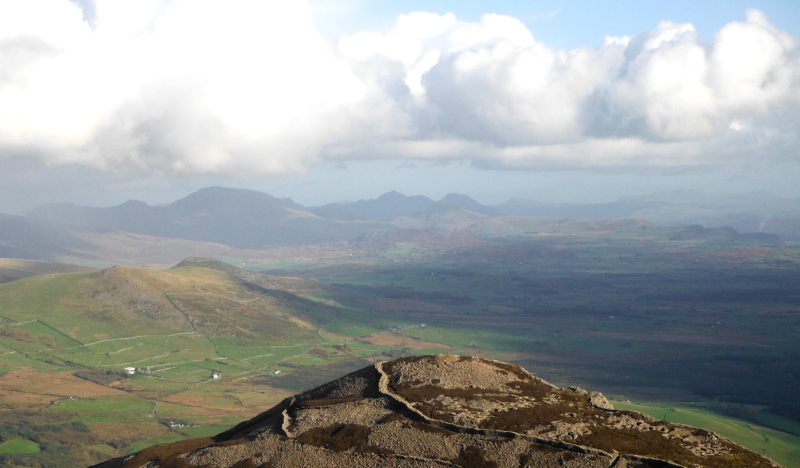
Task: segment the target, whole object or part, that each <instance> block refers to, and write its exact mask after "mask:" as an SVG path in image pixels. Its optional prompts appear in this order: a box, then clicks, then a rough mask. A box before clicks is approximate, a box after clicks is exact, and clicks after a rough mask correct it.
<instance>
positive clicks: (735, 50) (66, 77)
mask: <svg viewBox="0 0 800 468" xmlns="http://www.w3.org/2000/svg"><path fill="white" fill-rule="evenodd" d="M79 4H81V5H84V10H82V9H81V7H80V6H79ZM87 5H88V6H91V7H92V8H91V12H90V13H91V15H90V16H91V18H90V22H91V25H90V24H88V23H87V21H89V20H88V19H86V17H87V10H86V8H88V7H87ZM798 134H800V49H798V46H797V40H796V38H794V37H792V36H791V35H789V34H787V33H785V32H784V31H781V30H780V29H778V28H777V27H775V26H774V25H773V24H771V23H770V22H769V20H768V19H767V18H766V17H765V15H764V14H763V13H761V12H759V11H756V10H750V11H748V12H747V19H746V21H743V22H732V23H730V24H728V25H726V26H725V27H723V28H722V29H720V30H719V31H718V32H717V34H716V35H715V37H714V40H713V42H711V43H704V42H703V41H702V40H701V39H700V37H699V36H698V34H697V33H696V31H695V28H694V27H693V26H692V25H691V24H677V23H672V22H668V21H665V22H662V23H660V24H659V25H658V26H657V27H656V28H655V29H654V30H653V31H650V32H647V33H644V34H641V35H639V36H636V37H607V38H606V39H605V41H604V43H603V45H602V46H600V47H599V48H588V47H586V48H580V49H577V50H573V51H564V50H556V49H553V48H552V47H549V46H548V45H546V44H544V43H541V42H538V41H536V40H535V38H534V37H533V35H532V34H531V32H530V31H528V30H527V28H526V27H525V26H524V25H523V24H522V23H521V22H519V21H518V20H516V19H514V18H510V17H506V16H501V15H494V14H487V15H485V16H484V17H483V18H481V20H480V21H479V22H464V21H460V20H458V19H457V18H456V17H455V16H454V15H452V14H447V15H437V14H432V13H422V12H413V13H409V14H406V15H401V16H400V17H398V19H397V21H396V23H395V25H394V27H393V28H391V29H390V30H388V31H384V32H375V31H365V32H361V33H358V34H354V35H351V36H346V37H342V38H340V40H339V41H338V44H331V43H328V42H326V41H325V40H324V39H323V38H322V37H321V36H320V35H319V34H318V33H317V31H316V30H315V28H314V26H313V24H312V22H311V19H310V13H309V11H308V8H307V5H306V4H305V2H303V1H299V0H296V1H286V2H257V1H251V0H231V1H229V2H225V3H224V4H223V3H220V2H218V1H214V0H95V1H94V2H91V1H88V2H87V1H83V2H76V1H69V0H6V1H4V2H0V157H3V156H9V155H15V154H16V155H19V154H34V155H36V156H38V157H39V158H42V159H43V160H45V161H47V162H50V163H65V162H73V163H81V164H86V165H91V166H94V167H100V168H107V169H122V170H125V169H135V170H144V171H152V172H157V173H192V172H199V173H203V172H208V173H215V172H223V173H232V174H245V175H247V174H256V173H268V172H284V171H296V170H302V169H303V168H304V167H307V166H308V165H309V164H313V163H314V161H317V160H320V159H331V160H347V159H365V158H381V157H404V158H422V159H437V158H441V159H470V160H473V161H476V163H478V164H480V165H484V166H493V167H494V166H510V167H527V168H536V167H547V168H552V167H629V166H635V167H641V166H667V167H673V166H692V165H706V164H719V163H721V162H723V161H729V160H731V159H740V160H747V159H748V158H751V157H755V156H754V154H753V153H758V154H759V155H760V156H759V157H762V158H763V154H772V153H774V157H781V156H784V157H785V156H788V157H793V158H797V153H796V152H793V151H792V150H791V148H792V147H793V146H792V145H793V144H794V143H796V142H797V141H798Z"/></svg>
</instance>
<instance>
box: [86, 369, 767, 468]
mask: <svg viewBox="0 0 800 468" xmlns="http://www.w3.org/2000/svg"><path fill="white" fill-rule="evenodd" d="M295 466H315V467H316V466H319V467H332V468H335V467H347V468H355V467H373V466H386V467H423V466H426V467H427V466H443V467H459V466H460V467H523V468H524V467H565V466H566V467H573V468H655V467H687V468H689V467H691V468H695V467H709V468H722V467H726V468H727V467H741V468H745V467H747V468H759V467H777V466H778V465H777V464H775V463H773V462H771V461H770V460H768V459H766V458H764V457H762V456H761V455H759V454H757V453H755V452H752V451H749V450H746V449H744V448H742V447H740V446H738V445H736V444H734V443H733V442H731V441H729V440H727V439H724V438H722V437H720V436H718V435H716V434H714V433H712V432H709V431H705V430H702V429H696V428H691V427H688V426H683V425H678V424H671V423H668V422H664V421H657V420H655V419H652V418H650V417H648V416H646V415H643V414H640V413H635V412H630V411H617V410H614V409H613V407H612V406H611V404H610V403H609V402H608V400H606V399H605V397H603V396H602V394H600V393H597V392H592V393H590V392H587V391H585V390H582V389H579V388H577V387H572V388H568V389H558V388H556V387H554V386H552V385H550V384H548V383H547V382H545V381H543V380H541V379H539V378H537V377H536V376H534V375H532V374H530V373H528V372H527V371H525V370H524V369H522V368H521V367H518V366H515V365H512V364H507V363H503V362H498V361H488V360H484V359H478V358H471V357H463V356H454V355H438V356H422V357H410V358H403V359H398V360H395V361H390V362H384V363H378V364H376V365H375V366H371V367H367V368H364V369H362V370H360V371H357V372H354V373H352V374H348V375H346V376H344V377H342V378H340V379H338V380H335V381H333V382H330V383H328V384H325V385H322V386H320V387H317V388H314V389H312V390H309V391H307V392H304V393H302V394H299V395H296V396H294V397H292V398H289V399H287V400H284V401H283V402H281V403H280V404H279V405H277V406H275V407H274V408H272V409H271V410H269V411H266V412H265V413H262V414H260V415H258V416H256V417H255V418H253V419H251V420H250V421H246V422H244V423H242V424H239V425H238V426H236V427H234V428H232V429H230V430H228V431H225V432H223V433H221V434H219V435H217V436H215V437H213V438H207V439H192V440H188V441H182V442H178V443H175V444H168V445H162V446H156V447H151V448H149V449H146V450H144V451H142V452H139V453H137V454H134V455H130V456H128V457H124V458H118V459H114V460H110V461H108V462H105V463H103V464H101V465H98V467H103V468H112V467H126V468H137V467H148V468H155V467H164V468H166V467H235V468H248V467H249V468H256V467H259V468H278V467H295Z"/></svg>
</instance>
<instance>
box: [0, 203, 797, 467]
mask: <svg viewBox="0 0 800 468" xmlns="http://www.w3.org/2000/svg"><path fill="white" fill-rule="evenodd" d="M206 195H208V194H206ZM408 198H412V197H408ZM261 199H263V200H266V201H268V202H269V206H270V207H271V208H270V209H271V210H272V211H269V216H270V217H266V216H262V215H259V213H262V212H263V208H258V206H259V205H257V204H255V205H253V204H251V205H248V206H250V208H249V210H250V211H249V217H250V218H251V219H254V220H256V221H257V222H256V221H254V222H253V223H252V226H251V228H248V229H245V230H244V232H245V234H247V235H246V236H245V235H244V234H242V232H239V233H237V234H236V236H238V237H236V236H234V237H233V239H234V240H232V241H231V240H226V239H228V238H227V237H225V234H226V231H225V230H224V229H222V228H220V227H219V225H225V224H227V225H228V226H229V230H236V229H237V226H235V225H231V224H230V222H231V220H232V219H233V218H230V216H233V215H230V214H229V215H228V216H229V218H225V219H227V221H226V222H225V223H220V224H219V225H217V224H214V223H212V222H211V221H209V220H213V219H214V207H215V206H217V207H223V208H225V207H226V206H235V205H236V201H235V200H234V201H233V202H230V201H229V202H227V203H232V205H226V204H225V202H219V203H217V204H216V205H214V204H213V203H211V204H210V202H209V201H208V200H205V201H204V202H203V203H198V204H196V206H195V205H192V206H191V209H193V210H196V211H191V210H189V209H188V208H187V209H186V210H188V211H182V212H178V211H173V212H171V213H172V214H171V216H173V217H174V218H175V221H174V222H173V226H178V227H180V226H186V225H192V222H194V221H198V220H202V221H203V222H204V223H206V224H205V225H206V226H212V225H213V226H214V229H213V230H210V231H208V232H210V233H211V234H208V235H205V234H202V233H204V232H206V231H203V230H202V229H200V230H198V231H196V232H199V233H200V234H195V235H194V236H191V237H190V236H183V237H181V236H182V235H181V233H180V230H179V229H178V227H174V229H173V228H171V229H173V230H172V231H169V232H167V231H164V232H152V231H145V230H143V229H138V228H136V226H133V225H129V226H127V227H125V228H126V229H129V230H125V229H123V227H120V226H118V225H114V224H113V222H112V221H113V220H114V219H115V218H114V217H113V216H110V215H108V212H109V210H110V209H107V210H106V212H105V213H106V214H105V215H104V216H106V218H105V219H106V220H107V224H98V223H99V222H97V221H91V219H96V218H92V216H93V215H92V214H91V213H93V212H92V211H91V210H88V211H85V212H84V214H83V215H82V216H83V218H81V219H83V220H84V221H82V222H77V218H76V219H74V220H73V221H75V222H72V223H67V222H66V220H63V219H62V220H56V219H45V218H44V217H42V216H40V217H39V218H34V217H25V218H24V219H22V221H19V220H17V219H16V218H14V217H8V218H4V220H5V221H6V224H5V225H4V228H3V229H0V234H2V235H0V244H1V245H0V247H2V248H3V249H4V250H3V251H4V252H5V253H4V255H5V256H6V257H12V256H13V257H15V258H29V259H31V258H32V259H35V260H39V262H34V261H31V260H28V261H21V260H13V261H12V260H4V261H2V262H5V263H2V262H0V273H2V275H0V277H2V278H4V279H3V281H6V282H5V283H4V284H2V285H0V402H2V408H0V411H2V424H0V460H2V463H4V464H6V465H10V466H14V465H23V466H69V465H72V466H85V465H88V464H90V463H95V462H98V461H101V460H104V459H107V458H112V457H115V456H119V455H123V454H125V453H131V452H133V451H136V450H140V449H142V448H144V447H147V446H149V445H152V444H154V443H161V442H169V441H175V440H180V439H183V438H186V437H197V436H207V435H212V434H216V433H218V432H221V431H222V430H224V429H227V428H228V427H231V426H232V425H234V424H235V423H237V422H239V421H241V420H243V419H247V418H249V417H252V416H253V415H255V414H256V413H258V412H260V411H263V410H265V409H267V408H269V407H271V406H272V405H274V404H275V403H277V402H279V401H280V400H282V399H283V398H285V397H286V396H289V395H291V394H294V393H296V392H298V391H301V390H305V389H307V388H310V387H312V386H314V385H317V384H320V383H323V382H326V381H328V380H331V379H333V378H335V377H339V376H341V375H343V374H345V373H346V372H348V371H352V370H355V369H358V368H361V367H364V366H366V365H368V364H370V363H373V362H376V361H380V360H387V359H391V358H396V357H400V356H404V355H414V354H436V353H441V352H446V353H455V354H469V355H476V356H482V357H487V358H494V359H501V360H504V361H509V362H514V363H516V364H520V365H522V366H524V367H525V368H527V369H529V370H531V371H533V372H535V373H536V374H537V375H539V376H541V377H543V378H545V379H546V380H548V381H550V382H552V383H554V384H556V385H558V386H561V387H567V386H570V385H579V386H583V387H587V388H593V389H597V390H600V391H602V392H603V393H604V394H605V395H607V396H608V397H610V398H611V399H612V400H614V404H615V406H620V407H625V405H629V407H630V408H631V409H637V410H644V411H646V412H649V413H650V414H653V415H655V416H657V417H658V418H665V419H668V420H670V421H676V422H687V423H689V424H693V425H696V426H700V427H705V426H713V427H710V429H711V430H715V431H718V432H720V433H722V434H723V435H726V436H727V437H731V438H733V439H734V440H736V441H737V442H739V443H742V444H743V445H745V446H748V447H751V448H753V449H754V450H757V451H760V452H762V453H766V454H767V455H768V456H770V457H772V458H773V459H775V460H777V461H779V462H780V463H782V464H783V465H784V466H787V467H791V466H800V397H799V396H800V392H797V385H798V383H800V346H798V342H799V341H798V337H800V289H798V288H797V287H796V285H797V284H798V280H800V248H798V246H796V245H794V244H791V243H787V242H785V241H784V240H783V239H781V238H779V237H778V236H776V235H774V234H768V233H763V232H761V233H742V232H738V231H736V230H734V229H732V228H729V227H718V228H708V227H703V226H700V225H678V226H664V225H657V224H654V223H652V222H649V221H645V220H642V219H635V218H628V219H619V220H586V219H584V220H568V219H549V218H541V217H531V216H510V215H504V214H502V213H497V212H491V211H487V210H482V209H481V208H480V207H475V206H469V205H468V204H467V201H466V200H464V199H463V198H462V199H451V202H450V203H449V204H445V205H442V204H439V205H438V206H430V205H428V206H427V208H426V207H424V206H423V209H422V210H419V206H416V207H415V208H413V209H417V210H418V211H412V212H408V211H406V212H404V211H403V210H402V209H401V208H402V206H404V205H402V203H400V208H397V207H395V210H396V212H395V213H394V215H396V216H393V218H392V219H391V221H382V220H379V219H365V218H368V217H369V216H370V215H369V213H370V210H375V211H377V212H380V211H381V210H380V209H378V208H375V205H374V204H373V205H369V204H366V205H365V204H361V205H359V206H360V208H359V209H360V210H361V211H358V210H355V209H353V207H352V206H349V205H348V206H344V207H343V206H329V207H323V208H325V210H326V211H321V209H320V210H318V211H320V212H321V213H323V214H325V213H327V214H326V216H327V217H323V216H321V215H318V214H314V213H311V211H305V210H303V209H302V207H300V208H298V206H296V205H293V204H290V203H289V202H288V201H285V200H284V201H278V202H276V201H274V199H273V200H270V199H266V198H263V197H261ZM392 200H393V201H392ZM389 201H392V202H393V203H395V204H397V203H399V201H402V199H399V201H398V198H397V197H396V196H394V197H390V200H389ZM415 202H417V203H419V202H421V201H420V200H419V199H416V200H415ZM422 202H423V203H427V202H424V200H422ZM276 203H277V204H278V205H280V206H281V207H282V208H280V210H278V211H275V209H276V208H275V206H276V205H275V204H276ZM186 205H187V204H184V207H185V206H186ZM189 205H191V204H189ZM348 207H349V208H348ZM129 208H130V207H128V209H129ZM379 208H380V207H379ZM469 208H472V210H470V209H469ZM137 209H140V211H147V210H145V209H142V207H141V206H139V207H138V208H137ZM225 209H226V210H228V209H229V208H225ZM347 209H350V212H349V214H347V213H345V212H346V211H347ZM387 209H388V208H387ZM197 210H199V211H197ZM481 211H483V212H481ZM40 213H42V212H40ZM87 213H89V214H87ZM156 213H157V215H158V216H162V214H158V213H163V212H156ZM229 213H230V212H229ZM354 213H355V214H354ZM334 214H335V215H334ZM147 216H155V215H153V214H152V213H151V214H148V215H147ZM353 216H356V217H358V218H360V219H356V220H346V219H345V218H348V217H353ZM123 218H124V217H123ZM297 218H299V219H301V224H297V225H296V224H293V223H294V220H295V219H297ZM149 219H153V218H149ZM269 219H273V220H277V221H276V222H279V224H281V223H282V226H283V227H282V228H281V230H278V231H275V232H278V233H279V234H280V236H289V237H290V238H291V232H293V231H292V229H302V226H312V225H313V226H317V227H319V230H317V231H314V232H315V233H316V234H314V235H315V236H316V235H318V233H322V232H324V229H323V227H324V226H326V225H328V224H329V223H333V224H335V225H336V226H337V230H336V231H335V232H336V233H337V234H336V236H334V238H332V239H331V240H328V241H319V239H314V243H312V244H307V243H306V242H307V240H305V239H302V242H295V243H289V242H280V241H279V240H280V238H281V237H280V236H278V237H271V238H269V239H270V240H268V241H265V242H262V243H259V242H255V241H254V240H253V239H255V237H252V236H255V235H256V234H257V233H258V232H259V229H260V230H262V231H263V230H268V228H269V225H270V224H269V223H268V222H267V221H268V220H269ZM8 220H11V221H8ZM15 220H16V221H19V222H17V223H16V224H14V222H15ZM87 220H89V221H87ZM108 220H111V221H108ZM91 223H95V224H91ZM146 224H147V223H144V225H146ZM42 226H43V227H42ZM54 226H55V227H57V228H58V229H55V228H54ZM259 226H260V227H259ZM265 226H266V227H265ZM297 226H301V227H297ZM320 226H322V227H320ZM162 229H166V228H162ZM287 233H289V234H287ZM23 234H24V235H23ZM276 235H277V234H276ZM170 236H172V237H170ZM337 236H338V237H337ZM237 239H238V241H237ZM56 247H57V248H56ZM12 254H13V255H12ZM178 256H180V258H177V259H176V257H178ZM190 256H203V257H216V258H217V259H212V258H191V259H188V260H186V261H181V260H183V258H185V257H190ZM43 261H47V262H43ZM54 261H58V262H62V263H51V262H54ZM69 265H81V266H82V267H81V268H78V267H75V266H69ZM114 265H116V266H114ZM143 265H144V266H147V268H142V266H143ZM154 267H157V268H154ZM128 367H132V368H133V369H134V371H133V372H134V373H133V374H128V373H126V370H125V368H128ZM215 376H216V378H215Z"/></svg>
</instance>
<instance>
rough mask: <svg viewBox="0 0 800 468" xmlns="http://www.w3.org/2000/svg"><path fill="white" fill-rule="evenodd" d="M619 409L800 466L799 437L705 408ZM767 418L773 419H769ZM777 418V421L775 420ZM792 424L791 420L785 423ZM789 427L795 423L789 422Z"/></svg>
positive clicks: (630, 405)
mask: <svg viewBox="0 0 800 468" xmlns="http://www.w3.org/2000/svg"><path fill="white" fill-rule="evenodd" d="M614 407H615V408H617V409H626V410H632V411H639V412H642V413H645V414H648V415H650V416H652V417H654V418H657V419H663V420H665V421H669V422H673V423H680V424H686V425H689V426H695V427H703V428H705V429H708V430H711V431H714V432H716V433H718V434H720V435H721V436H723V437H726V438H728V439H731V440H733V441H735V442H737V443H739V444H741V445H744V446H746V447H748V448H750V449H751V450H755V451H757V452H759V453H761V454H763V455H765V456H767V457H769V458H771V459H773V460H775V461H777V462H778V463H780V464H782V465H783V466H786V467H796V466H800V435H797V434H796V433H795V434H790V433H788V432H786V430H787V428H785V427H783V428H780V429H784V430H776V429H772V428H769V427H764V426H761V425H757V424H754V423H752V422H749V421H744V420H741V419H737V418H733V417H730V416H726V415H724V414H721V413H719V412H717V411H712V410H710V409H707V408H704V407H703V405H698V404H685V403H653V402H647V403H622V402H614ZM767 418H770V417H769V416H767ZM772 419H774V418H772ZM785 422H789V421H785ZM789 423H790V425H795V424H796V423H792V422H789Z"/></svg>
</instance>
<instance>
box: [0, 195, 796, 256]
mask: <svg viewBox="0 0 800 468" xmlns="http://www.w3.org/2000/svg"><path fill="white" fill-rule="evenodd" d="M497 217H537V218H556V219H574V220H590V221H596V220H604V219H623V218H636V219H642V220H646V221H650V222H652V223H655V224H660V225H668V226H680V225H695V224H697V225H702V226H705V227H707V228H719V227H725V226H729V227H732V228H734V229H736V230H737V231H739V232H743V233H748V232H761V233H771V234H776V235H778V236H780V237H781V239H783V240H785V241H786V240H788V241H798V240H800V199H787V198H779V197H775V196H772V195H769V194H766V193H751V194H739V195H708V194H704V193H701V192H693V191H674V192H663V193H656V194H651V195H647V196H642V197H625V198H621V199H619V200H617V201H615V202H610V203H595V204H588V203H586V204H570V203H542V202H536V201H533V200H521V199H515V200H509V201H507V202H505V203H501V204H498V205H493V206H487V205H483V204H481V203H478V202H477V201H475V200H473V199H472V198H470V197H468V196H467V195H462V194H449V195H447V196H445V197H444V198H442V199H441V200H438V201H435V200H432V199H430V198H428V197H425V196H420V195H417V196H406V195H403V194H400V193H398V192H389V193H386V194H384V195H381V196H380V197H378V198H376V199H372V200H359V201H354V202H340V203H331V204H327V205H323V206H316V207H305V206H303V205H300V204H298V203H295V202H294V201H292V200H290V199H288V198H283V199H280V198H275V197H272V196H270V195H268V194H266V193H262V192H257V191H253V190H244V189H234V188H223V187H208V188H204V189H201V190H199V191H197V192H195V193H192V194H190V195H189V196H187V197H185V198H182V199H180V200H177V201H175V202H173V203H171V204H168V205H165V206H150V205H148V204H146V203H144V202H141V201H135V200H131V201H128V202H125V203H123V204H121V205H119V206H114V207H106V208H94V207H85V206H77V205H73V204H53V205H46V206H42V207H39V208H37V209H35V210H33V211H31V212H30V213H29V214H28V215H27V216H12V215H3V214H0V256H2V257H9V258H27V259H38V260H52V259H54V258H55V257H54V256H57V255H60V254H64V253H66V252H71V254H72V255H73V256H74V255H78V256H80V255H82V254H81V252H85V251H88V250H91V248H92V247H91V245H90V244H89V243H87V241H86V235H85V234H86V233H120V232H127V233H133V234H138V235H147V236H154V237H158V238H169V239H182V240H186V241H199V242H206V243H214V244H217V245H225V246H231V247H235V248H245V249H257V248H262V247H271V246H292V245H305V244H319V243H324V242H340V241H352V240H355V239H358V238H360V237H362V236H364V235H366V234H369V233H376V232H377V233H381V232H383V233H391V232H398V231H401V230H409V229H411V230H423V231H431V232H433V231H437V232H445V233H453V232H465V230H466V229H468V228H469V226H471V225H472V224H475V223H479V222H481V221H482V220H485V219H490V218H497ZM501 224H502V223H501Z"/></svg>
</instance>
